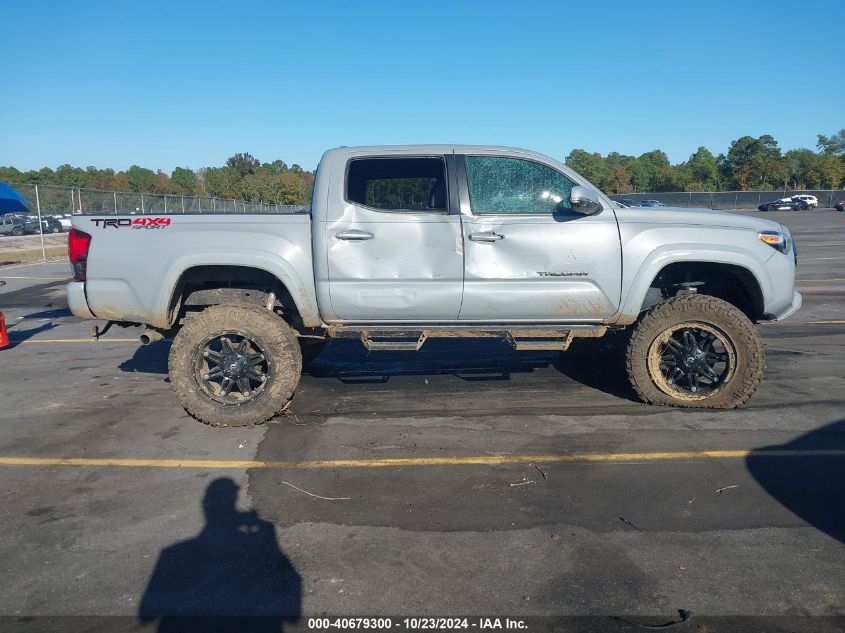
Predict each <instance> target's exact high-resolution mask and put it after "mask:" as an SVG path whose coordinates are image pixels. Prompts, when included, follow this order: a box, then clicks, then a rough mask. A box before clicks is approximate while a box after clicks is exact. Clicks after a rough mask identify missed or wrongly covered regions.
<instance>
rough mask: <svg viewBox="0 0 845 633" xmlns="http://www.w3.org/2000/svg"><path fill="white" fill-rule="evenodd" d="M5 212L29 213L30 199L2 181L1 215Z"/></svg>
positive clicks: (0, 190) (0, 183) (0, 189)
mask: <svg viewBox="0 0 845 633" xmlns="http://www.w3.org/2000/svg"><path fill="white" fill-rule="evenodd" d="M3 213H29V200H27V199H26V198H24V197H23V196H22V195H21V194H19V193H18V192H17V191H15V190H14V189H12V188H11V187H10V186H9V185H7V184H6V183H5V182H0V215H2V214H3Z"/></svg>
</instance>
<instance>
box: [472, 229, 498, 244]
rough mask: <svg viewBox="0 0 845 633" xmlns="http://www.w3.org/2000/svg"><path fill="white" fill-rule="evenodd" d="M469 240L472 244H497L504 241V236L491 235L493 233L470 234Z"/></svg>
mask: <svg viewBox="0 0 845 633" xmlns="http://www.w3.org/2000/svg"><path fill="white" fill-rule="evenodd" d="M468 237H469V239H471V240H472V241H473V242H498V241H499V240H503V239H505V236H504V235H499V234H498V233H493V231H482V232H481V233H470V234H469V236H468Z"/></svg>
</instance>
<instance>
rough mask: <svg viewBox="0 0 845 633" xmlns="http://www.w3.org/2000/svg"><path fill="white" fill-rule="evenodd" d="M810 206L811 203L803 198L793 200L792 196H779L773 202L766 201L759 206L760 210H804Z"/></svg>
mask: <svg viewBox="0 0 845 633" xmlns="http://www.w3.org/2000/svg"><path fill="white" fill-rule="evenodd" d="M809 208H810V207H809V205H808V204H807V203H806V202H804V201H803V200H793V199H792V198H778V199H777V200H772V201H771V202H764V203H763V204H761V205H760V206H759V207H757V209H759V210H760V211H804V210H806V209H809Z"/></svg>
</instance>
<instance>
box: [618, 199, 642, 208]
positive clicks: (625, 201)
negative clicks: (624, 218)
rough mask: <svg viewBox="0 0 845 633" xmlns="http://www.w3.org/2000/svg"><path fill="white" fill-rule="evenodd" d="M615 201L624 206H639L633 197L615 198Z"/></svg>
mask: <svg viewBox="0 0 845 633" xmlns="http://www.w3.org/2000/svg"><path fill="white" fill-rule="evenodd" d="M617 202H618V203H619V204H624V205H625V206H626V207H636V206H639V204H638V203H637V201H636V200H634V199H633V198H619V200H617Z"/></svg>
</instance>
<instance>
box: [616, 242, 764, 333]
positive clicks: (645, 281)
mask: <svg viewBox="0 0 845 633" xmlns="http://www.w3.org/2000/svg"><path fill="white" fill-rule="evenodd" d="M758 268H759V264H758V263H757V262H756V260H754V259H753V258H752V257H750V256H748V255H745V254H743V253H737V252H721V251H715V252H712V253H705V254H701V255H696V254H693V253H692V252H690V251H689V250H688V251H686V252H680V253H672V254H664V255H663V256H657V257H654V258H652V259H651V260H650V261H648V262H647V263H646V264H644V265H643V266H642V267H641V269H640V272H639V274H638V275H637V277H636V278H635V280H634V282H633V283H632V285H631V289H630V290H629V292H628V294H627V295H626V297H625V300H624V301H623V305H622V309H621V313H622V316H621V318H620V321H625V322H632V321H634V320H636V319H637V318H638V317H639V315H641V314H642V313H643V312H644V311H646V310H648V309H649V308H650V307H652V306H653V305H655V304H657V303H659V302H660V301H662V300H663V299H666V298H668V297H670V296H674V295H675V294H677V292H678V290H680V289H682V288H683V287H684V285H685V284H689V285H691V287H694V288H696V291H697V292H699V293H701V294H707V295H712V296H715V297H718V298H720V299H723V300H725V301H727V302H728V303H730V304H732V305H734V306H736V307H737V308H739V309H740V310H741V311H742V312H743V313H744V314H745V315H746V316H747V317H748V318H749V319H750V320H751V321H752V322H754V321H757V320H760V319H761V318H763V317H764V313H765V310H764V306H765V295H766V292H765V286H764V284H763V283H762V282H761V279H765V277H764V276H763V275H762V274H760V272H757V269H758ZM697 284H700V285H697Z"/></svg>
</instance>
